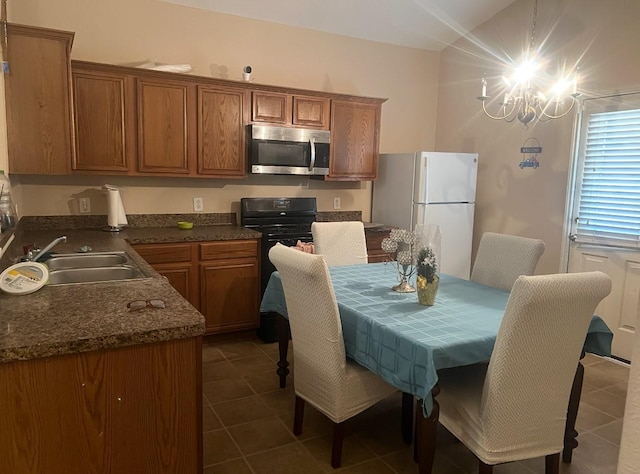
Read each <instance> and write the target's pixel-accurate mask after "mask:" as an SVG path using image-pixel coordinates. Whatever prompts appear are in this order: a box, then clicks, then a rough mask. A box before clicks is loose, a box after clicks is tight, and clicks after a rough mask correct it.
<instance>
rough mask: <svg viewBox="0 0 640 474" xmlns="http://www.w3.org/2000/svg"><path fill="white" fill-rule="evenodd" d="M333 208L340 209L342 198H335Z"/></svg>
mask: <svg viewBox="0 0 640 474" xmlns="http://www.w3.org/2000/svg"><path fill="white" fill-rule="evenodd" d="M333 208H334V209H340V198H339V197H334V198H333Z"/></svg>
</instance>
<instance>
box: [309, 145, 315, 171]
mask: <svg viewBox="0 0 640 474" xmlns="http://www.w3.org/2000/svg"><path fill="white" fill-rule="evenodd" d="M309 145H311V161H310V162H309V171H313V167H314V166H315V165H316V142H315V139H314V138H313V137H311V138H309Z"/></svg>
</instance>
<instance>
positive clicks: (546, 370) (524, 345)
mask: <svg viewBox="0 0 640 474" xmlns="http://www.w3.org/2000/svg"><path fill="white" fill-rule="evenodd" d="M610 291H611V280H610V279H609V277H608V276H607V275H605V274H604V273H602V272H588V273H566V274H557V275H540V276H521V277H519V278H518V279H517V280H516V282H515V284H514V285H513V289H512V290H511V295H510V296H509V300H508V302H507V307H506V309H505V313H504V317H503V319H502V322H501V325H500V329H499V330H498V335H497V338H496V343H495V347H494V349H493V353H492V355H491V360H490V362H489V367H488V369H487V374H486V377H485V381H484V386H483V393H482V400H481V407H480V410H481V423H482V426H483V431H484V434H485V435H486V437H485V440H486V443H487V444H488V446H487V449H488V450H489V451H500V450H501V447H504V446H509V447H514V446H517V447H520V448H522V449H526V450H527V451H531V452H532V453H533V454H532V456H531V457H535V456H536V455H539V456H542V455H546V454H549V453H552V452H554V450H556V448H557V451H555V452H560V450H561V449H562V445H563V439H564V429H565V420H566V416H567V405H568V402H569V395H570V392H571V386H572V383H573V378H574V376H575V373H576V368H577V366H578V362H579V359H580V355H581V351H582V347H583V345H584V341H585V338H586V335H587V329H588V328H589V323H590V321H591V319H592V316H593V314H594V311H595V309H596V307H597V306H598V304H599V303H600V301H601V300H602V299H603V298H604V297H605V296H607V295H608V294H609V292H610ZM536 453H538V454H536Z"/></svg>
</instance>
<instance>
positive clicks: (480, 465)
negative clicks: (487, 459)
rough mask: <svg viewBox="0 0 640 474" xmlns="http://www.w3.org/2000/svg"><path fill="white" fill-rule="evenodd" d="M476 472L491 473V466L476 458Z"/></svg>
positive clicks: (480, 473) (479, 473)
mask: <svg viewBox="0 0 640 474" xmlns="http://www.w3.org/2000/svg"><path fill="white" fill-rule="evenodd" d="M478 474H493V466H491V465H489V464H485V463H483V462H482V461H480V460H479V459H478Z"/></svg>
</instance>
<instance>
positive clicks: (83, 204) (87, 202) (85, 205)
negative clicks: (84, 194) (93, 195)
mask: <svg viewBox="0 0 640 474" xmlns="http://www.w3.org/2000/svg"><path fill="white" fill-rule="evenodd" d="M78 204H79V205H80V213H81V214H88V213H89V212H91V199H89V198H79V199H78Z"/></svg>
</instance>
